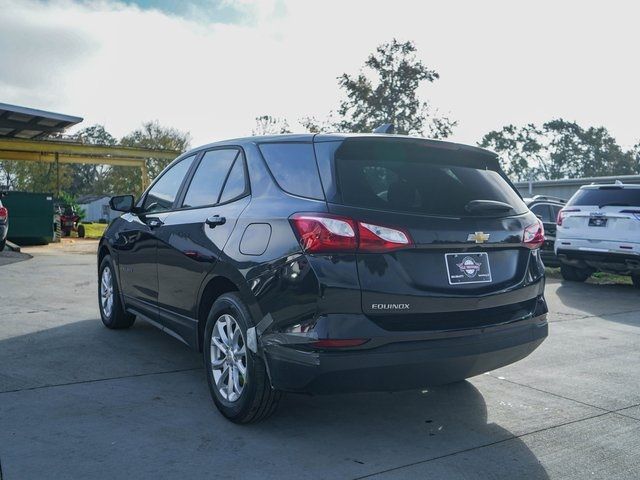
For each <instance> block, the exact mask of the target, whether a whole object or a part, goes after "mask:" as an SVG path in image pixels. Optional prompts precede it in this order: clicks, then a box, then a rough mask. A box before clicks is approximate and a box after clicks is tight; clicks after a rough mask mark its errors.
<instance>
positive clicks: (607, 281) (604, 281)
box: [545, 267, 632, 285]
mask: <svg viewBox="0 0 640 480" xmlns="http://www.w3.org/2000/svg"><path fill="white" fill-rule="evenodd" d="M545 273H546V275H547V277H548V278H558V279H560V280H562V275H560V269H559V268H550V267H547V268H545ZM587 283H595V284H596V285H632V282H631V277H629V276H627V275H616V274H614V273H604V272H596V273H594V274H593V275H591V277H590V278H589V279H588V280H587Z"/></svg>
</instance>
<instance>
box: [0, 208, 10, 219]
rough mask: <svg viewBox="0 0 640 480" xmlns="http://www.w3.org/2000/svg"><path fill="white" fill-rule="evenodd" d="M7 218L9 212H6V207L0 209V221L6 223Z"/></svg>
mask: <svg viewBox="0 0 640 480" xmlns="http://www.w3.org/2000/svg"><path fill="white" fill-rule="evenodd" d="M8 216H9V210H7V207H0V221H2V222H4V221H6V220H7V217H8Z"/></svg>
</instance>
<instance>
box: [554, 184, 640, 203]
mask: <svg viewBox="0 0 640 480" xmlns="http://www.w3.org/2000/svg"><path fill="white" fill-rule="evenodd" d="M580 205H598V206H599V207H604V206H620V207H640V188H622V187H600V188H583V189H581V190H578V191H577V192H576V193H575V194H574V195H573V197H571V200H569V202H568V203H567V206H580Z"/></svg>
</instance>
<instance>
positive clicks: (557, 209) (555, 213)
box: [551, 205, 562, 223]
mask: <svg viewBox="0 0 640 480" xmlns="http://www.w3.org/2000/svg"><path fill="white" fill-rule="evenodd" d="M560 210H562V207H561V206H560V205H551V213H552V214H553V218H552V219H551V221H552V222H553V223H556V219H557V218H558V212H560Z"/></svg>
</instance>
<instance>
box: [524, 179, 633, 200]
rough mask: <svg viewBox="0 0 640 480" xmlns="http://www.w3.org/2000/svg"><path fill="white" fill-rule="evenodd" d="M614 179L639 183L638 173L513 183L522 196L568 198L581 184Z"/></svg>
mask: <svg viewBox="0 0 640 480" xmlns="http://www.w3.org/2000/svg"><path fill="white" fill-rule="evenodd" d="M616 180H620V181H621V182H622V183H640V175H619V176H615V177H591V178H565V179H562V180H539V181H535V182H515V183H514V185H515V186H516V188H517V189H518V191H519V192H520V194H521V195H522V196H523V197H532V196H534V195H549V196H553V197H560V198H564V199H565V200H569V198H571V196H572V195H573V194H574V193H576V191H577V190H578V189H579V188H580V186H582V185H589V184H591V183H613V182H615V181H616Z"/></svg>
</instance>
